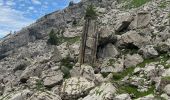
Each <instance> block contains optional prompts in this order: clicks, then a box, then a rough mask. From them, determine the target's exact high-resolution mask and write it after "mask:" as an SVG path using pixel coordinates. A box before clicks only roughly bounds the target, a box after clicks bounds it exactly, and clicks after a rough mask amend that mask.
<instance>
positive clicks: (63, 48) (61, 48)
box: [57, 42, 70, 58]
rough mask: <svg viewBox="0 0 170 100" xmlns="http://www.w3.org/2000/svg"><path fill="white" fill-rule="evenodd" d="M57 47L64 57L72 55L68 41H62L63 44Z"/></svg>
mask: <svg viewBox="0 0 170 100" xmlns="http://www.w3.org/2000/svg"><path fill="white" fill-rule="evenodd" d="M57 48H58V50H59V52H60V54H61V57H62V58H66V57H67V56H68V55H70V50H69V48H68V43H67V42H64V43H62V44H61V45H59V46H57Z"/></svg>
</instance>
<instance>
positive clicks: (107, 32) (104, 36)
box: [99, 27, 117, 45]
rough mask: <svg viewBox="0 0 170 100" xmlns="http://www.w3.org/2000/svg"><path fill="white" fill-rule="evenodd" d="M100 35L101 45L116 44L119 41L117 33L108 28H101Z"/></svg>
mask: <svg viewBox="0 0 170 100" xmlns="http://www.w3.org/2000/svg"><path fill="white" fill-rule="evenodd" d="M99 33H100V34H99V45H105V44H108V43H114V42H115V41H116V40H117V37H116V35H115V34H114V33H115V32H113V31H111V29H109V28H108V27H104V28H101V29H100V32H99Z"/></svg>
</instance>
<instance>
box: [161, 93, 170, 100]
mask: <svg viewBox="0 0 170 100" xmlns="http://www.w3.org/2000/svg"><path fill="white" fill-rule="evenodd" d="M161 97H162V98H163V99H164V100H170V96H168V95H167V94H162V95H161Z"/></svg>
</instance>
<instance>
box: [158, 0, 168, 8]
mask: <svg viewBox="0 0 170 100" xmlns="http://www.w3.org/2000/svg"><path fill="white" fill-rule="evenodd" d="M169 4H170V2H168V1H162V2H161V3H160V4H159V6H158V7H159V8H166V7H167V6H168V5H169Z"/></svg>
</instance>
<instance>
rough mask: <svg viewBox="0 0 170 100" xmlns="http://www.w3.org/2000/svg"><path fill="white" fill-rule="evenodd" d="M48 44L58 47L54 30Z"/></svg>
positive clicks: (50, 34)
mask: <svg viewBox="0 0 170 100" xmlns="http://www.w3.org/2000/svg"><path fill="white" fill-rule="evenodd" d="M48 43H50V44H51V45H57V44H58V37H57V35H56V34H55V32H54V30H53V29H52V30H51V32H50V33H49V39H48Z"/></svg>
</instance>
